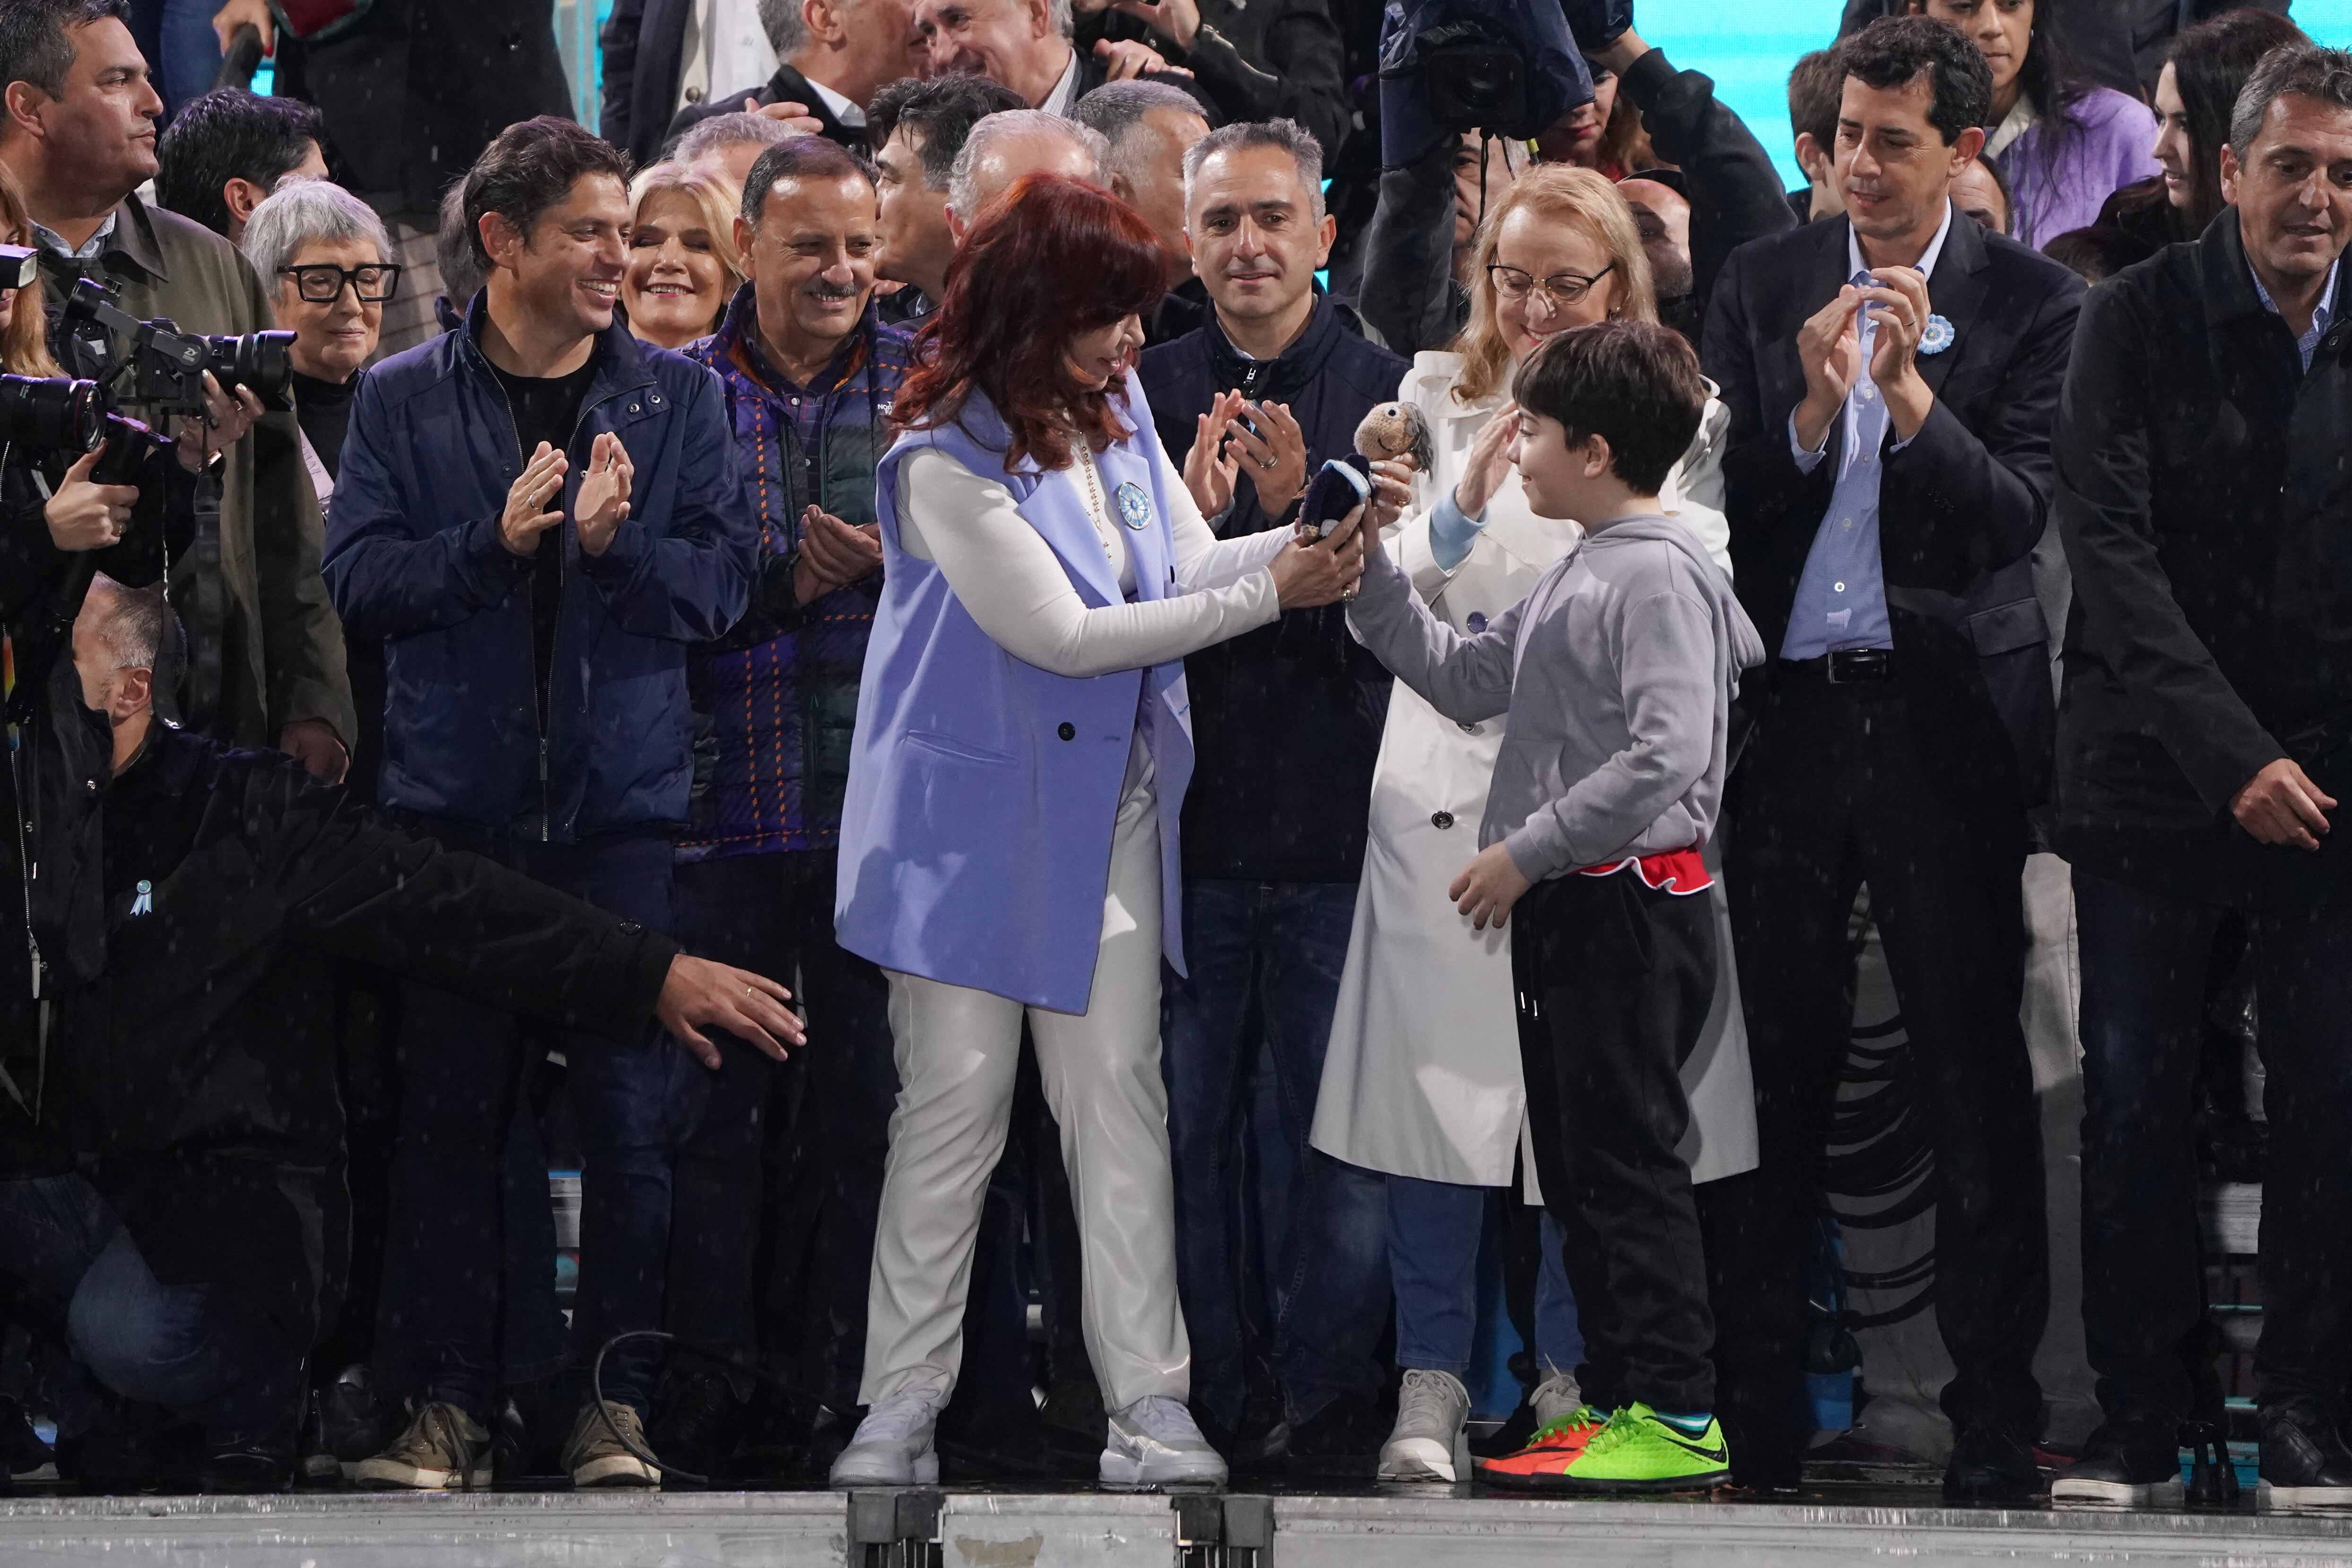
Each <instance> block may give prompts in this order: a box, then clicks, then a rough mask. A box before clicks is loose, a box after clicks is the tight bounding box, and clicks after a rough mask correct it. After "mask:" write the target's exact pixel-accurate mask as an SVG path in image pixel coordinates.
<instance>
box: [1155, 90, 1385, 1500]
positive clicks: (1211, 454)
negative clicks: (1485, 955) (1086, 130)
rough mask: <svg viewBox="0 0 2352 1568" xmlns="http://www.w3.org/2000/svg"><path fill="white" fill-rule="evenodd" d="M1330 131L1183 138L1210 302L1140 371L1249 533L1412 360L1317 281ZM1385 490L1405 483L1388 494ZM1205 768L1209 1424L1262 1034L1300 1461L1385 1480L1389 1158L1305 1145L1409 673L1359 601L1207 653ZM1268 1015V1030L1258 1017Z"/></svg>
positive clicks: (1180, 1088)
mask: <svg viewBox="0 0 2352 1568" xmlns="http://www.w3.org/2000/svg"><path fill="white" fill-rule="evenodd" d="M1322 174H1323V169H1322V150H1321V148H1320V147H1319V146H1318V144H1317V143H1316V141H1315V139H1314V137H1312V136H1310V135H1309V134H1307V132H1306V130H1305V129H1303V128H1302V127H1301V126H1299V125H1298V124H1297V123H1296V122H1295V121H1287V120H1276V121H1259V122H1255V123H1249V124H1242V125H1228V126H1225V127H1224V128H1223V129H1222V130H1218V131H1213V132H1210V133H1209V134H1208V135H1207V136H1206V137H1204V138H1202V140H1201V141H1200V142H1196V143H1195V144H1194V145H1193V147H1192V150H1191V152H1189V153H1186V155H1185V158H1184V212H1185V232H1186V234H1187V236H1188V238H1189V241H1190V244H1191V246H1192V267H1193V270H1194V271H1195V272H1196V273H1197V274H1198V275H1199V278H1200V279H1201V282H1202V285H1203V287H1205V288H1206V289H1207V290H1208V294H1209V298H1210V300H1211V302H1212V305H1213V310H1212V312H1211V314H1210V316H1209V319H1208V320H1207V321H1204V322H1203V323H1202V325H1201V327H1200V329H1199V330H1198V331H1193V332H1191V333H1188V334H1186V335H1185V336H1183V337H1180V338H1178V339H1176V340H1175V341H1174V342H1167V343H1162V344H1160V346H1158V347H1156V348H1150V349H1146V350H1145V351H1144V353H1143V360H1142V365H1141V368H1140V369H1139V372H1138V375H1139V379H1140V380H1141V382H1142V384H1143V390H1144V392H1145V394H1146V395H1148V396H1149V398H1150V405H1151V412H1152V417H1153V419H1154V420H1155V422H1156V423H1157V424H1158V426H1159V430H1160V441H1161V442H1162V443H1163V444H1164V445H1165V446H1166V447H1167V448H1168V450H1169V452H1170V453H1171V455H1172V454H1175V453H1179V452H1183V453H1187V454H1188V455H1187V456H1186V458H1184V479H1185V485H1186V488H1187V489H1190V490H1192V494H1193V497H1194V499H1195V500H1198V501H1199V503H1200V505H1201V509H1202V513H1203V515H1205V516H1208V517H1210V518H1213V519H1215V520H1217V521H1216V524H1215V526H1216V528H1217V531H1218V532H1220V533H1221V534H1223V535H1224V536H1225V537H1227V538H1231V537H1233V536H1234V535H1235V534H1242V533H1256V532H1260V531H1264V530H1266V529H1271V528H1280V527H1284V526H1286V525H1287V523H1288V522H1289V521H1290V520H1291V518H1292V516H1293V515H1294V514H1295V512H1296V510H1297V504H1298V500H1299V497H1300V495H1301V493H1302V492H1303V491H1304V490H1305V489H1306V486H1307V475H1308V473H1309V471H1310V468H1312V467H1313V466H1314V465H1316V464H1317V463H1319V461H1320V460H1321V459H1322V458H1326V457H1337V456H1339V455H1342V454H1344V453H1347V452H1349V451H1350V450H1351V449H1352V447H1353V437H1354V434H1355V429H1356V426H1357V425H1358V424H1359V423H1360V421H1361V420H1362V419H1363V417H1364V416H1365V415H1366V414H1367V413H1369V412H1370V410H1371V408H1372V407H1373V405H1376V404H1380V403H1384V402H1386V401H1388V400H1389V399H1391V398H1393V397H1394V396H1396V395H1397V386H1398V384H1399V383H1400V382H1402V379H1403V377H1404V374H1405V370H1406V368H1407V367H1406V364H1405V362H1404V361H1403V360H1402V359H1399V358H1398V357H1397V356H1396V355H1394V354H1392V353H1389V352H1388V351H1387V350H1386V349H1383V348H1380V347H1378V346H1376V345H1375V344H1373V343H1370V342H1367V341H1366V340H1365V339H1364V338H1363V336H1362V335H1361V334H1360V332H1359V331H1355V330H1354V329H1353V328H1352V327H1351V325H1350V323H1349V321H1348V320H1347V319H1346V317H1345V316H1344V315H1343V314H1342V313H1341V311H1340V310H1339V308H1338V307H1336V306H1335V305H1333V304H1332V302H1331V301H1330V300H1328V299H1326V298H1324V297H1323V296H1322V295H1321V293H1320V292H1319V291H1318V289H1316V287H1315V270H1316V268H1318V267H1321V266H1323V265H1324V263H1325V261H1326V259H1327V258H1328V256H1329V254H1330V249H1331V241H1332V237H1333V228H1334V225H1333V223H1332V221H1331V219H1330V217H1329V216H1328V215H1327V214H1326V213H1325V212H1324V210H1323V198H1322ZM1382 496H1383V500H1384V503H1386V504H1393V500H1394V496H1393V495H1392V494H1391V492H1390V491H1388V490H1386V489H1384V490H1383V492H1382ZM1185 676H1186V679H1187V680H1188V682H1189V683H1190V685H1191V688H1192V738H1193V750H1194V757H1195V762H1194V766H1193V773H1192V788H1191V790H1190V791H1189V793H1188V794H1187V795H1186V797H1185V805H1184V892H1183V905H1182V910H1183V914H1182V918H1183V922H1184V952H1185V954H1186V956H1187V957H1188V959H1189V960H1190V961H1191V973H1190V974H1189V976H1178V975H1173V974H1171V975H1170V976H1168V978H1167V981H1166V989H1165V992H1164V996H1165V1005H1164V1008H1163V1012H1162V1017H1163V1019H1164V1039H1163V1042H1162V1058H1161V1060H1162V1063H1163V1066H1164V1068H1165V1071H1166V1075H1167V1079H1168V1135H1169V1144H1170V1150H1171V1157H1172V1162H1173V1166H1174V1174H1175V1181H1176V1264H1177V1285H1178V1289H1179V1290H1180V1292H1181V1295H1182V1298H1183V1306H1184V1321H1185V1325H1186V1327H1187V1328H1188V1330H1189V1331H1191V1333H1192V1365H1193V1375H1192V1388H1193V1402H1194V1410H1195V1413H1196V1415H1200V1416H1201V1417H1202V1426H1203V1428H1204V1429H1205V1430H1207V1431H1208V1433H1209V1436H1210V1440H1211V1441H1212V1442H1223V1441H1233V1440H1239V1441H1243V1442H1246V1441H1248V1440H1249V1439H1250V1438H1251V1437H1253V1436H1255V1434H1251V1433H1242V1432H1236V1431H1235V1429H1234V1428H1235V1424H1236V1423H1237V1422H1238V1420H1239V1419H1240V1417H1241V1415H1242V1413H1243V1405H1244V1396H1245V1393H1246V1386H1245V1380H1244V1342H1243V1330H1242V1325H1243V1323H1244V1321H1247V1320H1248V1319H1249V1318H1251V1317H1253V1316H1258V1315H1261V1314H1264V1315H1267V1316H1270V1315H1271V1309H1272V1306H1273V1303H1271V1302H1266V1303H1258V1304H1255V1305H1254V1306H1250V1307H1245V1306H1244V1300H1243V1295H1242V1291H1243V1279H1244V1275H1243V1273H1242V1271H1241V1270H1240V1268H1238V1267H1237V1266H1236V1264H1235V1261H1234V1259H1235V1258H1237V1257H1238V1256H1239V1254H1240V1252H1241V1250H1242V1247H1241V1245H1240V1242H1239V1239H1238V1238H1237V1237H1235V1236H1234V1232H1233V1229H1232V1226H1231V1222H1230V1218H1229V1216H1230V1215H1234V1214H1236V1213H1238V1212H1240V1204H1241V1194H1240V1192H1239V1190H1238V1188H1237V1186H1236V1174H1235V1172H1234V1162H1233V1160H1232V1159H1231V1158H1230V1157H1229V1155H1228V1152H1227V1151H1228V1150H1229V1149H1230V1148H1231V1147H1232V1145H1233V1140H1234V1136H1235V1134H1236V1132H1237V1131H1239V1130H1240V1124H1241V1123H1242V1122H1243V1121H1244V1119H1245V1115H1246V1113H1245V1111H1244V1106H1243V1100H1244V1097H1243V1096H1242V1095H1241V1094H1240V1093H1239V1092H1238V1091H1237V1086H1238V1085H1239V1084H1241V1083H1242V1082H1244V1080H1245V1079H1247V1077H1248V1076H1249V1075H1248V1072H1247V1067H1248V1064H1249V1060H1250V1058H1249V1055H1248V1053H1249V1051H1250V1050H1252V1049H1254V1048H1255V1040H1254V1036H1255V1035H1262V1037H1263V1039H1264V1042H1265V1050H1266V1052H1267V1056H1268V1065H1269V1066H1270V1067H1271V1068H1272V1069H1273V1071H1274V1072H1275V1074H1276V1076H1277V1078H1278V1079H1279V1080H1280V1082H1281V1084H1282V1099H1283V1102H1284V1104H1285V1105H1286V1107H1288V1108H1291V1109H1290V1110H1289V1111H1286V1114H1285V1117H1284V1118H1283V1121H1282V1123H1281V1124H1280V1125H1278V1126H1266V1125H1253V1126H1250V1127H1248V1129H1247V1132H1246V1135H1247V1136H1248V1137H1249V1138H1250V1140H1251V1141H1252V1143H1253V1145H1254V1146H1255V1147H1256V1148H1259V1149H1262V1150H1268V1151H1270V1152H1272V1151H1279V1153H1278V1156H1277V1157H1276V1159H1275V1160H1274V1162H1273V1165H1274V1168H1282V1167H1285V1166H1286V1167H1288V1168H1290V1169H1292V1170H1294V1171H1295V1172H1296V1174H1295V1176H1294V1177H1293V1178H1292V1180H1291V1182H1290V1183H1289V1184H1288V1186H1287V1189H1286V1191H1283V1192H1281V1193H1278V1194H1271V1195H1270V1197H1269V1198H1267V1199H1266V1200H1265V1201H1269V1202H1271V1203H1272V1204H1274V1205H1277V1206H1276V1209H1275V1211H1274V1212H1276V1213H1282V1212H1284V1211H1287V1215H1288V1220H1287V1226H1286V1231H1287V1235H1288V1237H1289V1254H1290V1255H1289V1256H1288V1257H1287V1258H1285V1259H1283V1261H1282V1264H1281V1276H1282V1277H1283V1278H1285V1279H1289V1280H1291V1281H1292V1288H1291V1289H1290V1291H1289V1295H1288V1298H1287V1300H1286V1304H1285V1305H1284V1307H1283V1310H1282V1315H1281V1318H1280V1320H1279V1322H1278V1324H1277V1328H1276V1342H1275V1346H1274V1361H1275V1374H1276V1379H1277V1380H1278V1381H1279V1382H1280V1384H1281V1385H1282V1395H1283V1403H1284V1406H1285V1412H1284V1414H1285V1415H1286V1419H1287V1420H1288V1421H1289V1423H1290V1429H1291V1436H1290V1447H1289V1463H1290V1465H1291V1467H1292V1468H1293V1471H1294V1473H1303V1474H1309V1475H1312V1474H1328V1473H1332V1472H1334V1471H1337V1472H1338V1473H1341V1474H1347V1473H1356V1474H1360V1476H1361V1477H1362V1478H1363V1479H1371V1476H1372V1473H1373V1467H1374V1458H1375V1456H1376V1454H1377V1452H1378V1450H1379V1448H1380V1446H1381V1440H1382V1439H1383V1438H1385V1437H1386V1436H1388V1427H1389V1421H1388V1413H1387V1412H1386V1411H1384V1410H1382V1409H1381V1408H1380V1405H1379V1401H1378V1397H1377V1396H1378V1393H1379V1390H1380V1388H1381V1369H1380V1368H1379V1367H1378V1366H1377V1365H1376V1364H1375V1363H1374V1362H1373V1360H1372V1352H1373V1348H1374V1344H1375V1342H1377V1340H1378V1339H1379V1337H1380V1333H1381V1326H1382V1325H1383V1324H1384V1323H1385V1322H1387V1321H1388V1317H1389V1276H1388V1251H1387V1241H1386V1236H1387V1187H1386V1184H1385V1178H1383V1177H1381V1175H1379V1174H1378V1173H1373V1172H1370V1171H1365V1170H1361V1169H1359V1168H1357V1167H1355V1166H1352V1165H1349V1164H1347V1163H1343V1162H1341V1161H1339V1160H1336V1159H1333V1158H1332V1157H1331V1156H1330V1155H1328V1154H1325V1153H1323V1152H1320V1151H1318V1150H1316V1149H1313V1148H1311V1147H1309V1146H1308V1143H1307V1130H1308V1128H1309V1126H1310V1125H1311V1124H1312V1122H1313V1120H1314V1106H1315V1100H1316V1095H1317V1093H1318V1089H1319V1088H1320V1086H1321V1082H1322V1077H1323V1054H1324V1047H1325V1046H1326V1044H1327V1043H1328V1040H1329V1038H1330V1035H1331V1016H1332V1012H1333V1009H1334V1008H1335V1006H1336V1005H1337V1004H1338V1001H1339V973H1340V968H1341V962H1340V961H1341V959H1342V958H1343V957H1344V956H1345V954H1346V952H1347V950H1348V939H1349V930H1350V928H1351V926H1352V925H1353V923H1354V919H1355V909H1356V884H1357V881H1358V879H1359V878H1360V875H1361V873H1362V868H1363V859H1364V841H1365V825H1366V823H1367V821H1368V820H1369V817H1370V805H1371V785H1372V763H1373V760H1374V758H1375V757H1376V756H1377V755H1378V754H1379V751H1380V741H1381V728H1382V726H1383V724H1384V723H1385V721H1386V716H1387V709H1388V697H1389V678H1388V672H1387V671H1386V670H1384V669H1382V668H1381V666H1380V663H1379V661H1378V660H1376V659H1374V658H1372V657H1371V656H1370V654H1369V653H1367V652H1365V650H1364V649H1363V648H1362V647H1359V646H1358V645H1357V644H1356V642H1355V639H1354V638H1353V637H1350V636H1349V633H1348V629H1347V624H1346V617H1345V616H1344V615H1340V614H1333V615H1325V614H1323V613H1322V612H1319V611H1305V612H1292V613H1290V614H1287V615H1286V616H1283V617H1282V618H1281V620H1280V621H1279V622H1277V623H1276V624H1275V625H1273V626H1265V627H1263V628H1261V629H1260V630H1258V631H1255V632H1251V633H1248V634H1247V635H1245V636H1243V637H1235V638H1234V639H1233V640H1232V641H1231V642H1229V643H1226V644H1224V645H1223V646H1221V647H1218V648H1216V649H1214V650H1213V651H1212V652H1211V653H1209V654H1205V655H1200V656H1196V657H1194V658H1189V659H1187V660H1185ZM1253 1013H1255V1014H1256V1015H1257V1016H1259V1017H1261V1018H1262V1019H1263V1021H1264V1027H1263V1030H1262V1031H1253V1030H1252V1029H1251V1028H1250V1026H1249V1025H1248V1023H1247V1019H1248V1018H1249V1016H1251V1015H1252V1014H1253Z"/></svg>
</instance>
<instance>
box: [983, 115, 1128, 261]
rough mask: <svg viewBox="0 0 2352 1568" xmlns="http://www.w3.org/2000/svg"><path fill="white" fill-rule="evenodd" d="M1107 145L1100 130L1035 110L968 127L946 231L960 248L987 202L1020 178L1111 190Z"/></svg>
mask: <svg viewBox="0 0 2352 1568" xmlns="http://www.w3.org/2000/svg"><path fill="white" fill-rule="evenodd" d="M1109 164H1110V143H1109V142H1106V141H1104V140H1103V134H1102V132H1099V131H1096V130H1092V129H1090V128H1088V127H1087V126H1084V125H1080V124H1078V123H1077V122H1076V121H1069V120H1065V119H1063V118H1061V117H1060V116H1059V115H1055V114H1047V113H1045V111H1044V110H1036V109H1009V110H1005V111H1004V112H1003V113H1002V114H992V115H990V116H989V117H988V118H987V119H985V120H983V121H981V122H980V123H979V124H977V125H975V126H973V127H972V128H971V135H970V136H968V137H966V138H965V139H964V144H963V151H962V152H961V153H957V154H956V161H955V169H954V172H953V173H951V174H949V176H948V209H947V216H948V227H949V229H950V231H951V232H952V233H953V234H954V235H955V237H956V243H957V244H958V245H961V244H962V243H963V237H964V235H965V234H966V233H967V232H969V231H970V230H971V226H972V222H973V220H974V219H976V218H978V217H979V216H980V215H981V213H982V210H983V209H985V208H986V207H987V205H988V204H989V203H991V202H992V201H994V200H995V199H996V198H997V197H999V196H1001V195H1003V194H1004V193H1005V192H1007V191H1009V190H1011V189H1012V188H1013V182H1014V181H1015V180H1018V179H1019V178H1021V176H1022V175H1024V174H1063V175H1066V176H1068V177H1069V178H1071V179H1073V180H1081V181H1084V182H1085V183H1086V184H1089V185H1096V186H1099V187H1101V188H1102V189H1105V190H1108V189H1109V188H1110V168H1109Z"/></svg>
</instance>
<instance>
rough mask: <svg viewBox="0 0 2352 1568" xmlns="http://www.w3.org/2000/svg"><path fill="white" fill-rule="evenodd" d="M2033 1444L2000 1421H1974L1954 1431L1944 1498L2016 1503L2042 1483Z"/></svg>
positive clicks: (2029, 1496) (2011, 1505)
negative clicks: (2035, 1461)
mask: <svg viewBox="0 0 2352 1568" xmlns="http://www.w3.org/2000/svg"><path fill="white" fill-rule="evenodd" d="M2041 1483H2042V1472H2041V1470H2040V1468H2037V1467H2036V1466H2035V1464H2034V1462H2033V1446H2032V1444H2031V1443H2029V1442H2027V1441H2026V1440H2025V1438H2023V1437H2022V1436H2019V1435H2018V1434H2017V1433H2015V1432H2013V1431H2011V1430H2010V1428H2009V1427H2007V1426H2003V1425H2002V1424H2001V1423H2000V1422H1998V1421H1970V1422H1968V1423H1966V1424H1964V1425H1962V1426H1959V1427H1958V1429H1957V1430H1956V1431H1955V1432H1954V1433H1953V1434H1952V1458H1951V1462H1950V1463H1949V1464H1948V1465H1946V1466H1945V1467H1944V1500H1945V1501H1946V1502H1954V1503H1991V1504H1999V1505H2001V1506H2004V1507H2014V1506H2016V1505H2017V1504H2020V1503H2023V1502H2025V1501H2027V1500H2029V1499H2031V1498H2032V1496H2033V1494H2034V1492H2035V1490H2036V1489H2038V1488H2039V1487H2040V1486H2041Z"/></svg>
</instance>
